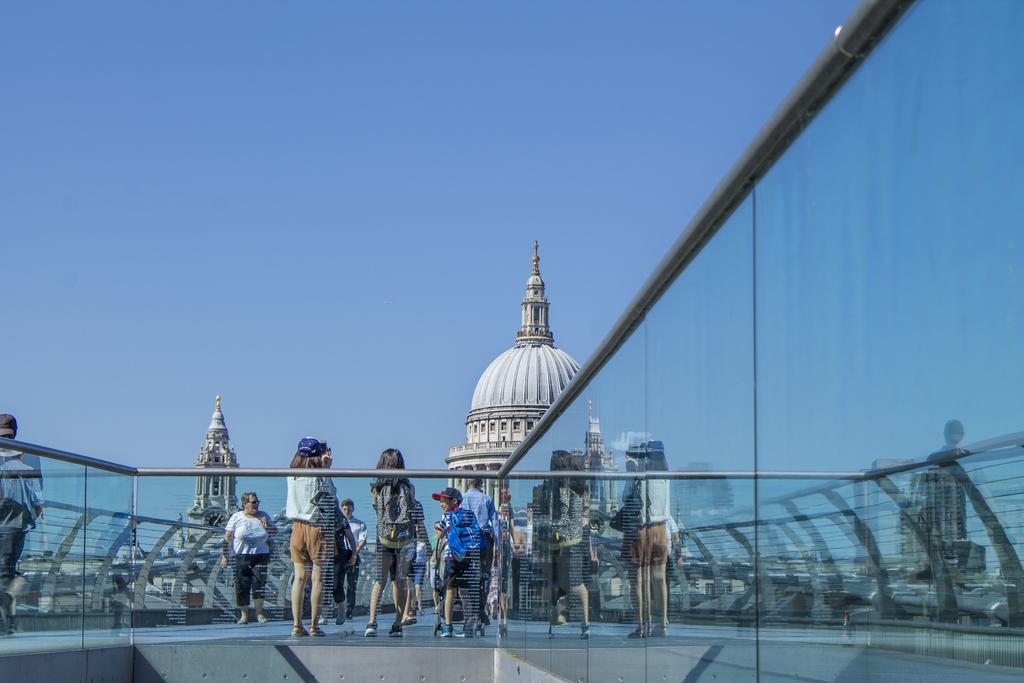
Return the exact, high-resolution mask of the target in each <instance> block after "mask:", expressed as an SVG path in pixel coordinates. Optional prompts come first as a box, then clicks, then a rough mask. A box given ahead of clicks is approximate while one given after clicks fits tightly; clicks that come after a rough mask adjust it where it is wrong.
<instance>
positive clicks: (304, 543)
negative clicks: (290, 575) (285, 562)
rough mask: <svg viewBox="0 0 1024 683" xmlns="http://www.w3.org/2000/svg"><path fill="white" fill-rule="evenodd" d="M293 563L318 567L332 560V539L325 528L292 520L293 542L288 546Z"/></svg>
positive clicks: (299, 520)
mask: <svg viewBox="0 0 1024 683" xmlns="http://www.w3.org/2000/svg"><path fill="white" fill-rule="evenodd" d="M288 545H289V549H290V550H291V552H292V562H295V563H297V564H298V563H301V564H313V563H314V562H315V563H316V564H318V565H323V564H326V563H327V562H328V561H330V559H331V539H330V536H329V535H328V534H325V533H324V529H323V527H320V526H315V525H313V524H310V523H309V522H303V521H302V520H301V519H293V520H292V540H291V542H290V543H289V544H288Z"/></svg>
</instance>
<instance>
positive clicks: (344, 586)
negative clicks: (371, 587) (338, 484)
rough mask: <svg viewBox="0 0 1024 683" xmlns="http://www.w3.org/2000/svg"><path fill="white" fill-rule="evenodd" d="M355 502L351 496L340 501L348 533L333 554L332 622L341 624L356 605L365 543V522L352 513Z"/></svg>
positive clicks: (349, 617) (350, 615)
mask: <svg viewBox="0 0 1024 683" xmlns="http://www.w3.org/2000/svg"><path fill="white" fill-rule="evenodd" d="M355 509H356V504H355V503H353V502H352V499H351V498H346V499H345V500H343V501H341V516H342V517H344V518H345V522H346V523H347V525H348V530H349V534H348V535H346V536H345V539H344V540H345V546H344V547H339V549H338V552H337V554H335V556H334V569H335V572H334V604H335V609H336V610H337V614H336V616H335V618H334V623H335V624H338V625H341V624H344V623H345V620H346V619H351V618H352V611H353V610H354V609H355V606H356V586H357V585H358V584H359V565H360V556H361V554H362V552H363V547H364V546H365V545H366V523H365V522H363V521H362V520H360V519H357V518H356V517H355V515H353V514H352V513H353V512H354V511H355Z"/></svg>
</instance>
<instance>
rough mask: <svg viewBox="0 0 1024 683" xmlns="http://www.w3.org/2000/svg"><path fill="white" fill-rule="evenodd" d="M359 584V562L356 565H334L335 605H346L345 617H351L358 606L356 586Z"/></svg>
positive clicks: (345, 563) (346, 563)
mask: <svg viewBox="0 0 1024 683" xmlns="http://www.w3.org/2000/svg"><path fill="white" fill-rule="evenodd" d="M358 582H359V560H356V563H355V564H349V563H348V561H347V560H346V561H345V562H344V563H337V564H335V565H334V604H335V605H337V606H339V607H340V606H341V604H342V603H344V604H345V616H346V617H351V616H352V610H353V609H355V606H356V584H357V583H358Z"/></svg>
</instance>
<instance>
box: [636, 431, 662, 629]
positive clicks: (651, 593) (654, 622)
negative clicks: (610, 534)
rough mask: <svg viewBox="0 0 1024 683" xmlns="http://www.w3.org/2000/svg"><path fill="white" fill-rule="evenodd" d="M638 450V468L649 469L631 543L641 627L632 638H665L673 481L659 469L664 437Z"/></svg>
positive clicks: (640, 490) (642, 482)
mask: <svg viewBox="0 0 1024 683" xmlns="http://www.w3.org/2000/svg"><path fill="white" fill-rule="evenodd" d="M630 450H631V451H634V453H635V454H636V460H637V471H638V472H645V473H647V475H646V477H644V479H643V480H641V481H640V482H639V484H640V486H639V491H638V492H637V493H639V497H640V501H639V505H640V507H641V508H642V510H643V512H642V517H641V518H642V520H643V521H642V523H641V524H640V525H639V528H637V529H636V532H635V536H634V538H633V540H632V543H631V544H630V547H629V556H630V561H631V562H632V564H633V567H634V571H635V574H636V576H635V579H636V585H635V587H634V588H635V601H636V608H637V624H638V625H637V628H636V630H635V631H633V632H632V633H630V634H629V637H631V638H644V637H647V636H650V637H652V638H664V637H665V629H666V628H667V627H668V582H667V580H666V569H667V565H668V557H669V547H670V546H669V533H668V525H667V522H668V519H669V516H670V514H669V482H668V479H658V478H657V475H656V474H654V473H655V472H667V471H668V462H667V460H666V459H665V447H664V446H663V445H662V443H661V442H660V441H648V442H647V443H646V444H644V445H643V446H641V447H640V448H639V449H635V450H634V449H633V448H631V449H630Z"/></svg>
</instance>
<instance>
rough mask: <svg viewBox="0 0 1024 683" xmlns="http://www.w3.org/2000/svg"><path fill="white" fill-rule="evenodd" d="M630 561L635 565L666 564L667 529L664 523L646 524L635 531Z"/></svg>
mask: <svg viewBox="0 0 1024 683" xmlns="http://www.w3.org/2000/svg"><path fill="white" fill-rule="evenodd" d="M630 559H632V560H633V564H636V565H641V564H642V565H652V564H665V563H667V562H668V527H667V526H666V525H665V522H658V523H657V524H648V525H646V526H642V527H640V528H639V529H638V530H637V532H636V540H634V541H633V544H632V547H631V548H630Z"/></svg>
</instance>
